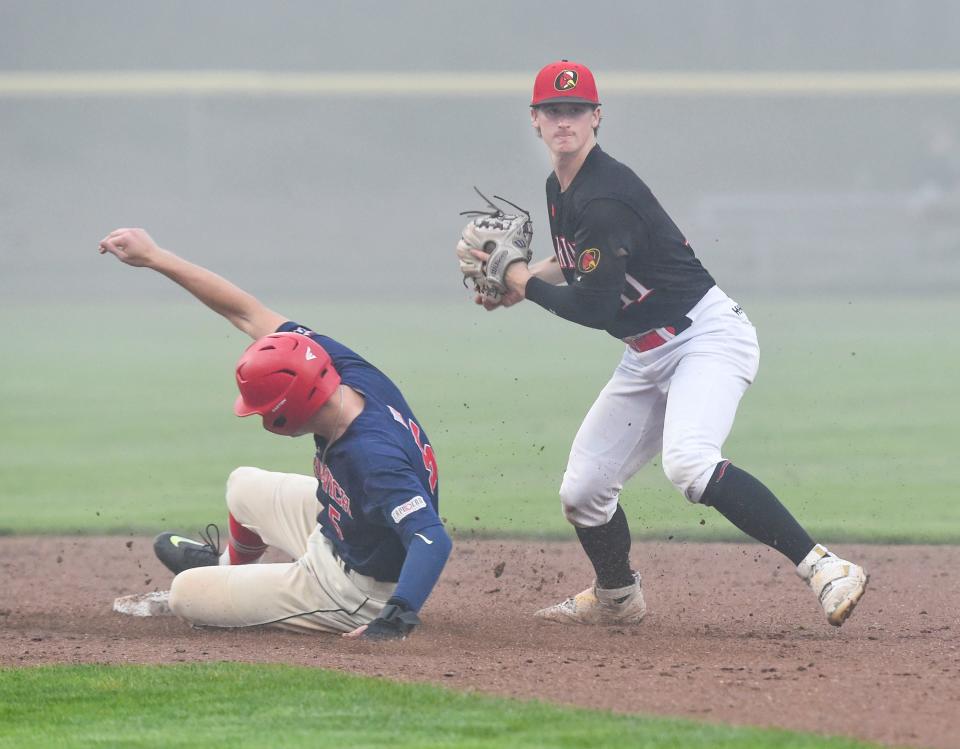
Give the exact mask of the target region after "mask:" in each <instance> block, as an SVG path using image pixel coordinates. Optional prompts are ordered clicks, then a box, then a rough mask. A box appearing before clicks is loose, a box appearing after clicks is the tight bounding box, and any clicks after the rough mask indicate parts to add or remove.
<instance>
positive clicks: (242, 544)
mask: <svg viewBox="0 0 960 749" xmlns="http://www.w3.org/2000/svg"><path fill="white" fill-rule="evenodd" d="M227 549H228V550H229V552H230V564H250V563H251V562H256V561H257V560H258V559H259V558H260V557H262V556H263V552H265V551H266V550H267V545H266V544H265V543H264V542H263V539H262V538H260V536H258V535H257V534H256V533H254V532H253V531H252V530H250V529H249V528H245V527H244V526H242V525H240V523H239V522H237V519H236V518H235V517H234V516H233V513H230V542H229V544H228V545H227Z"/></svg>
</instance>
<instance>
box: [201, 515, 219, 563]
mask: <svg viewBox="0 0 960 749" xmlns="http://www.w3.org/2000/svg"><path fill="white" fill-rule="evenodd" d="M211 528H213V530H214V532H215V533H216V534H217V542H216V543H214V542H213V533H211V532H210V529H211ZM200 538H201V539H203V542H204V543H205V544H207V546H209V547H211V548H212V549H214V550H215V551H216V552H217V555H218V556H219V554H220V528H219V527H217V525H216V524H215V523H207V527H206V528H204V529H203V530H202V531H200Z"/></svg>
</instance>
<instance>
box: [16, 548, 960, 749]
mask: <svg viewBox="0 0 960 749" xmlns="http://www.w3.org/2000/svg"><path fill="white" fill-rule="evenodd" d="M843 551H844V552H848V553H849V554H851V555H854V556H855V557H856V559H857V560H858V561H862V563H863V564H864V566H866V567H867V569H868V571H869V572H870V573H871V583H870V588H869V589H868V592H867V595H866V596H865V597H864V599H863V601H862V602H861V604H860V607H859V609H858V610H857V612H856V614H855V615H854V616H853V618H852V619H851V620H850V621H849V622H848V623H847V624H846V625H845V626H844V627H843V628H842V629H839V630H838V629H834V628H832V627H830V626H829V625H827V624H826V622H825V621H823V619H822V616H821V615H820V612H819V608H818V607H817V605H816V603H815V601H814V600H813V598H812V596H811V594H810V593H809V591H807V590H806V589H805V587H804V586H803V585H802V583H801V582H800V580H799V579H798V578H797V577H796V575H795V574H794V571H793V569H792V567H791V566H790V565H789V563H787V562H785V560H783V559H782V558H781V557H780V556H779V555H777V554H775V553H774V552H771V551H769V550H767V549H765V548H762V547H759V546H753V545H750V546H747V545H743V546H740V545H733V544H682V543H675V542H674V543H635V544H634V549H633V553H632V557H633V559H634V561H635V563H637V564H638V565H639V567H640V569H641V571H642V572H643V574H644V589H645V594H646V598H647V604H648V608H649V613H648V615H647V618H646V619H645V620H644V622H643V624H641V625H639V626H637V627H632V628H598V629H589V630H584V629H580V628H570V627H563V626H559V625H551V624H546V623H538V622H535V621H534V620H533V619H531V617H530V612H531V611H533V610H534V609H536V608H537V607H539V606H541V605H544V604H547V603H550V602H553V601H555V600H558V599H560V598H563V597H565V596H566V595H569V594H571V593H574V592H577V591H578V590H580V589H581V588H583V587H585V586H586V584H587V583H588V582H589V580H590V577H591V576H590V574H589V571H588V570H589V568H588V565H587V563H586V561H585V559H584V558H583V556H582V553H581V552H580V551H579V549H578V547H576V545H575V544H573V543H544V542H527V543H524V542H514V541H509V542H508V541H473V540H463V539H460V540H458V541H457V543H456V547H455V550H454V556H453V558H452V559H451V562H450V564H449V566H448V568H447V570H446V572H445V573H444V576H443V578H442V580H441V582H440V585H439V587H438V588H437V591H436V592H435V593H434V595H433V597H432V598H431V599H430V601H429V602H428V604H427V607H426V608H425V609H424V612H423V618H424V621H425V626H424V627H423V628H422V629H421V630H420V631H419V632H418V633H417V634H416V635H415V636H414V637H413V638H411V639H410V640H407V641H405V642H400V643H387V644H379V645H376V644H373V643H354V642H347V641H343V640H341V639H339V638H336V637H334V636H329V637H328V636H322V635H318V636H308V635H297V634H291V633H286V632H280V631H274V630H243V631H240V630H223V631H210V630H207V631H201V630H193V629H191V628H189V627H188V626H186V625H185V624H183V623H182V622H180V621H178V620H176V619H174V618H171V617H161V618H151V619H137V618H133V617H127V616H121V615H119V614H115V613H113V612H112V611H111V605H112V602H113V599H114V598H115V597H116V596H120V595H125V594H128V593H137V592H144V591H148V590H154V589H163V588H166V587H168V586H169V582H170V578H171V576H170V574H169V573H168V572H166V570H165V569H164V568H163V567H162V566H161V565H160V563H159V562H157V561H156V560H155V559H154V557H153V554H152V551H151V549H150V541H149V539H146V538H140V537H136V538H124V537H120V536H113V537H105V538H101V537H90V538H73V537H42V538H24V537H5V538H0V664H2V665H5V666H29V665H36V664H43V663H91V662H96V663H170V662H180V661H207V660H209V661H214V660H231V661H249V662H265V661H269V662H282V663H295V664H302V665H309V666H322V667H326V668H334V669H339V670H343V671H353V672H357V673H363V674H368V675H375V676H383V677H388V678H391V679H400V680H408V681H424V682H434V683H437V684H443V685H446V686H449V687H453V688H456V689H465V690H478V691H483V692H488V693H494V694H501V695H509V696H514V697H523V698H540V699H543V700H548V701H551V702H558V703H565V704H572V705H582V706H586V707H591V708H607V709H611V710H615V711H619V712H639V713H647V714H658V715H672V716H683V717H687V718H694V719H700V720H708V721H711V722H714V721H716V722H728V723H737V724H750V725H757V726H779V727H783V728H790V729H797V730H807V731H816V732H822V733H827V734H842V735H848V736H854V737H858V738H862V739H868V740H873V741H878V742H883V743H887V744H902V745H912V746H928V747H958V746H960V718H958V717H957V716H958V715H960V649H958V645H960V639H958V635H960V624H958V621H957V612H958V611H960V585H958V580H957V578H958V575H960V572H958V569H960V548H957V547H931V546H863V547H853V548H851V547H844V548H843Z"/></svg>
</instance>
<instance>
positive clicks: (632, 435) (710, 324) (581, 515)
mask: <svg viewBox="0 0 960 749" xmlns="http://www.w3.org/2000/svg"><path fill="white" fill-rule="evenodd" d="M687 316H688V317H689V318H690V319H691V320H693V324H692V325H691V326H690V327H689V328H687V329H686V330H684V331H683V332H682V333H680V334H678V335H677V336H676V337H675V338H673V339H671V340H670V341H668V342H666V343H664V344H663V345H662V346H659V347H657V348H654V349H651V350H649V351H645V352H643V353H638V352H636V351H634V350H633V349H631V348H629V347H627V349H626V352H625V353H624V355H623V358H622V359H621V361H620V364H619V366H618V367H617V368H616V370H615V371H614V373H613V377H611V379H610V381H609V382H608V383H607V384H606V386H605V387H604V388H603V390H602V391H601V392H600V395H599V396H598V397H597V400H596V401H595V402H594V404H593V406H592V407H591V408H590V411H589V412H588V413H587V416H586V418H585V419H584V421H583V424H582V425H581V426H580V430H579V431H578V432H577V436H576V438H575V439H574V442H573V446H572V448H571V449H570V457H569V460H568V462H567V469H566V472H565V473H564V476H563V483H562V485H561V487H560V499H561V502H562V505H563V511H564V514H565V515H566V517H567V519H568V520H569V521H570V522H571V523H572V524H573V525H575V526H579V527H587V528H589V527H595V526H598V525H604V524H605V523H607V522H609V521H610V518H611V517H613V513H614V512H615V511H616V508H617V502H618V501H619V497H620V491H621V490H622V489H623V485H624V483H625V482H626V481H627V479H629V478H630V477H631V476H633V475H634V474H635V473H637V472H638V471H639V470H640V469H641V468H643V466H645V465H646V464H647V463H648V462H650V460H652V459H653V458H654V457H655V456H656V455H657V453H662V455H663V470H664V472H665V473H666V475H667V478H668V479H670V481H671V482H672V483H673V485H674V486H676V487H677V489H679V490H680V491H681V492H682V493H683V494H684V496H686V498H687V499H688V500H690V501H691V502H699V501H700V497H701V496H702V495H703V492H704V490H705V489H706V486H707V483H708V482H709V480H710V477H711V475H712V474H713V470H714V468H715V467H716V465H717V463H719V462H721V461H722V460H724V458H723V454H722V452H721V449H722V447H723V443H724V441H725V440H726V438H727V436H728V435H729V434H730V430H731V428H732V427H733V421H734V418H735V416H736V412H737V406H738V405H739V403H740V398H741V397H742V396H743V394H744V392H746V389H747V387H749V385H750V384H751V383H752V382H753V380H754V378H755V377H756V374H757V368H758V366H759V363H760V349H759V346H758V344H757V334H756V330H755V329H754V327H753V325H752V324H751V323H750V321H749V320H748V319H747V316H746V314H745V313H744V312H743V310H742V309H741V308H740V306H739V305H738V304H737V303H736V302H734V301H733V300H732V299H730V298H729V297H728V296H727V295H726V294H724V293H723V292H722V291H721V290H720V289H719V288H718V287H716V286H714V287H713V288H712V289H711V290H710V291H708V292H707V293H706V295H704V297H703V299H701V300H700V302H698V303H697V305H696V306H695V307H694V308H693V309H692V310H691V311H690V312H689V313H688V314H687Z"/></svg>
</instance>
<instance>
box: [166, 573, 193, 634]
mask: <svg viewBox="0 0 960 749" xmlns="http://www.w3.org/2000/svg"><path fill="white" fill-rule="evenodd" d="M192 571H193V570H185V571H183V572H181V573H180V574H179V575H177V576H176V577H174V578H173V583H172V584H171V585H170V600H169V601H168V603H169V606H170V611H172V612H173V614H174V615H175V616H179V617H180V618H181V619H186V620H187V621H188V622H192V621H193V619H192V618H191V616H190V613H191V609H192V608H193V607H192V606H191V604H190V601H191V599H192V595H191V593H192V590H193V586H192V585H191V580H190V578H191V575H190V573H191V572H192Z"/></svg>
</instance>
